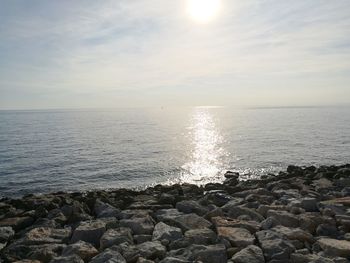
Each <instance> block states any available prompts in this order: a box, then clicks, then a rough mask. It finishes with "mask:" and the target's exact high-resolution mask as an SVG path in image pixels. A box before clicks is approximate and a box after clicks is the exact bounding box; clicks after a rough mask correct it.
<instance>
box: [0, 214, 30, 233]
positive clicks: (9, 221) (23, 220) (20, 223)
mask: <svg viewBox="0 0 350 263" xmlns="http://www.w3.org/2000/svg"><path fill="white" fill-rule="evenodd" d="M33 223H34V219H33V218H32V217H30V216H23V217H9V218H5V219H2V220H0V227H4V226H9V227H12V228H13V229H14V230H15V231H19V230H21V229H23V228H26V227H28V226H30V225H32V224H33Z"/></svg>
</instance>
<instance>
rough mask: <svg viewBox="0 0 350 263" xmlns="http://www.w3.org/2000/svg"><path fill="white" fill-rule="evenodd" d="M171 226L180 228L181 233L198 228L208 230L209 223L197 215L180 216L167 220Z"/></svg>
mask: <svg viewBox="0 0 350 263" xmlns="http://www.w3.org/2000/svg"><path fill="white" fill-rule="evenodd" d="M168 221H169V223H170V224H171V225H175V226H177V227H180V228H181V229H182V231H187V230H190V229H198V228H209V227H210V226H211V223H210V222H209V221H208V220H205V219H204V218H203V217H200V216H198V215H197V214H186V215H180V216H177V217H174V218H171V219H170V220H168Z"/></svg>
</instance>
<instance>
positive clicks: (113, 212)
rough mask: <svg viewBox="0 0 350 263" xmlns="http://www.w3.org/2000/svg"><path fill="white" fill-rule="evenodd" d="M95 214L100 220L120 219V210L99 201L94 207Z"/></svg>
mask: <svg viewBox="0 0 350 263" xmlns="http://www.w3.org/2000/svg"><path fill="white" fill-rule="evenodd" d="M94 212H95V214H96V216H97V217H98V218H102V217H118V215H119V213H120V210H119V209H117V208H115V207H114V206H112V205H110V204H107V203H104V202H102V201H101V200H99V199H97V200H96V202H95V205H94Z"/></svg>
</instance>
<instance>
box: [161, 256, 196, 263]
mask: <svg viewBox="0 0 350 263" xmlns="http://www.w3.org/2000/svg"><path fill="white" fill-rule="evenodd" d="M159 263H191V261H188V260H184V259H180V258H173V257H166V258H164V259H163V260H161V261H159Z"/></svg>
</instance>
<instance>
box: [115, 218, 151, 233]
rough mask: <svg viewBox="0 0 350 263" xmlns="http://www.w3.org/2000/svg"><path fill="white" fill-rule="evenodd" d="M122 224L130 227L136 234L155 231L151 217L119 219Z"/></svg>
mask: <svg viewBox="0 0 350 263" xmlns="http://www.w3.org/2000/svg"><path fill="white" fill-rule="evenodd" d="M119 224H120V226H122V227H128V228H130V229H131V230H132V232H133V234H134V235H144V234H146V235H151V234H152V233H153V229H154V224H153V220H152V218H151V217H149V216H146V217H140V218H131V219H123V220H120V221H119Z"/></svg>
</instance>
